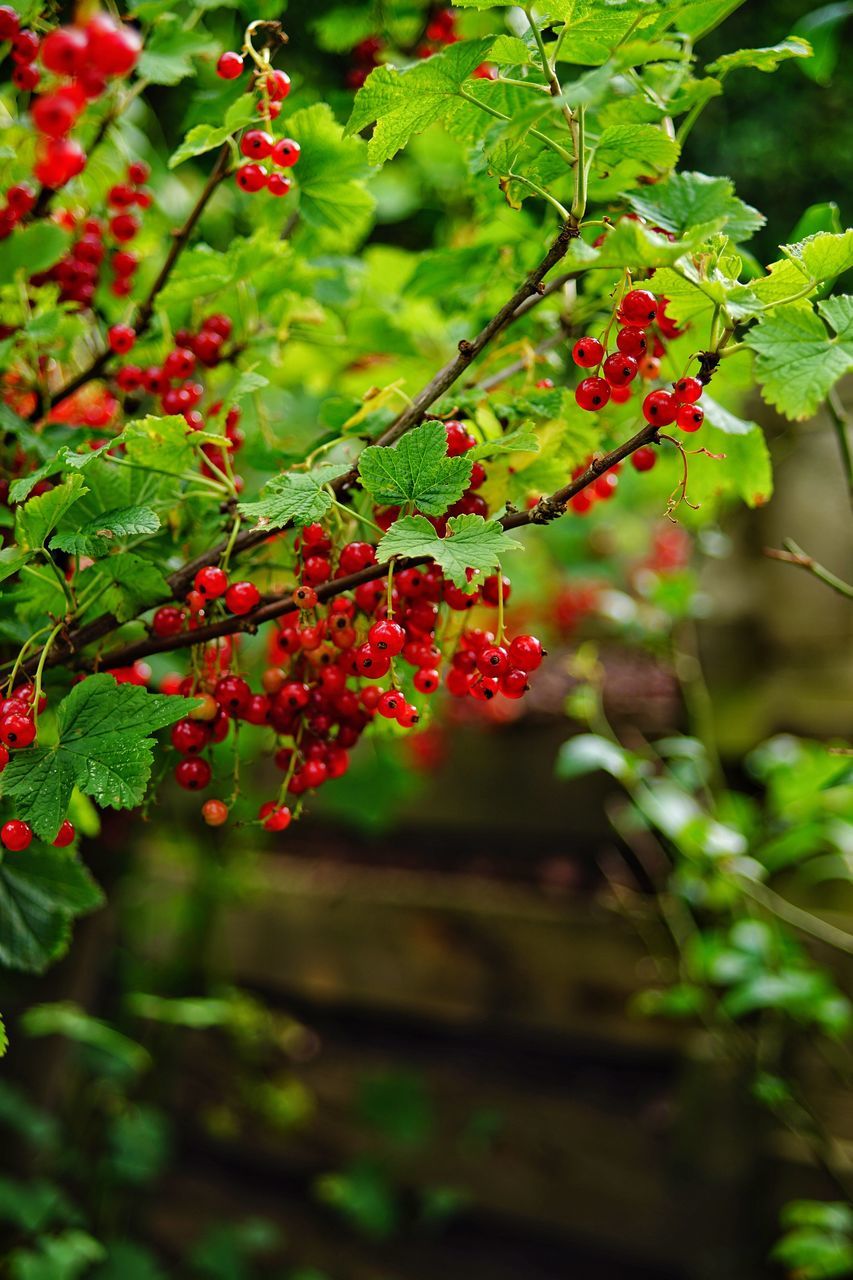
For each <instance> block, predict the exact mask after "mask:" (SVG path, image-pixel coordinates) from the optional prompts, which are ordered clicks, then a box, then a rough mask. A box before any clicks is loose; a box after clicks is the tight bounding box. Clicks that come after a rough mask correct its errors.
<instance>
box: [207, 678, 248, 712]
mask: <svg viewBox="0 0 853 1280" xmlns="http://www.w3.org/2000/svg"><path fill="white" fill-rule="evenodd" d="M213 696H214V698H215V699H216V701H217V702H218V703H219V705H220V707H223V708H224V709H225V710H226V711H227V712H228V713H229V715H232V716H239V715H242V714H243V712H244V711H245V710H246V708H247V707H248V705H249V702H250V701H251V697H252V690H251V689H250V688H249V686H248V685H247V684H246V681H245V680H244V679H243V678H242V676H223V677H222V679H221V680H217V682H216V687H215V688H214V690H213Z"/></svg>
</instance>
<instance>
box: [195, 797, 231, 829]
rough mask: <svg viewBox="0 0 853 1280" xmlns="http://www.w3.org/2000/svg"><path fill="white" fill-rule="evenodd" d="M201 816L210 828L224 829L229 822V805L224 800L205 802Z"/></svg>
mask: <svg viewBox="0 0 853 1280" xmlns="http://www.w3.org/2000/svg"><path fill="white" fill-rule="evenodd" d="M201 816H202V817H203V818H204V820H205V822H206V823H207V825H208V826H209V827H223V826H224V825H225V823H226V822H227V821H228V805H227V804H226V803H225V801H224V800H205V802H204V804H203V805H202V806H201Z"/></svg>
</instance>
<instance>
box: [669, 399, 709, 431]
mask: <svg viewBox="0 0 853 1280" xmlns="http://www.w3.org/2000/svg"><path fill="white" fill-rule="evenodd" d="M704 421H705V414H704V412H703V410H702V409H700V408H699V406H698V404H680V405H679V406H678V413H677V414H676V416H675V425H676V426H677V427H680V428H681V430H682V431H698V430H699V428H700V427H701V425H702V423H703V422H704Z"/></svg>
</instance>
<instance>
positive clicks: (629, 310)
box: [619, 289, 658, 329]
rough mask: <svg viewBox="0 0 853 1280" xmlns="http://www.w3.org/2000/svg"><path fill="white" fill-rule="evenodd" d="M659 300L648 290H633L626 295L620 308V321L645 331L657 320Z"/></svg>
mask: <svg viewBox="0 0 853 1280" xmlns="http://www.w3.org/2000/svg"><path fill="white" fill-rule="evenodd" d="M657 314H658V304H657V298H656V297H655V295H654V294H653V293H649V291H648V289H632V290H631V291H630V293H626V294H625V297H624V298H623V299H622V304H621V306H620V308H619V316H620V319H624V320H625V321H626V322H627V323H628V324H631V325H637V326H639V328H641V329H644V328H645V327H646V325H649V324H652V322H653V321H654V320H655V319H657Z"/></svg>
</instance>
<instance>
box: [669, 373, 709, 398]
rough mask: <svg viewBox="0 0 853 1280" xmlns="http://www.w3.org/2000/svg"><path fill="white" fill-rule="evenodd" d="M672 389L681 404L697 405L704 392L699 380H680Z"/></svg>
mask: <svg viewBox="0 0 853 1280" xmlns="http://www.w3.org/2000/svg"><path fill="white" fill-rule="evenodd" d="M672 389H673V393H674V395H675V398H676V400H677V401H678V403H679V404H695V403H696V401H697V400H699V399H700V398H701V396H702V392H703V390H704V388H703V386H702V383H701V382H700V381H699V379H698V378H679V380H678V382H676V383H675V384H674V386H673V388H672Z"/></svg>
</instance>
